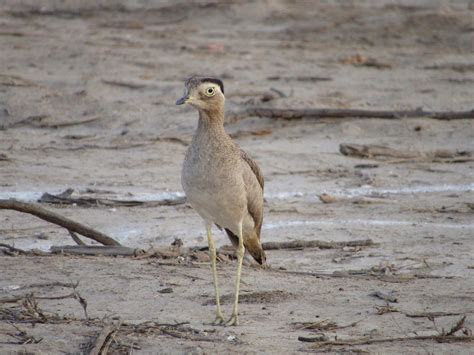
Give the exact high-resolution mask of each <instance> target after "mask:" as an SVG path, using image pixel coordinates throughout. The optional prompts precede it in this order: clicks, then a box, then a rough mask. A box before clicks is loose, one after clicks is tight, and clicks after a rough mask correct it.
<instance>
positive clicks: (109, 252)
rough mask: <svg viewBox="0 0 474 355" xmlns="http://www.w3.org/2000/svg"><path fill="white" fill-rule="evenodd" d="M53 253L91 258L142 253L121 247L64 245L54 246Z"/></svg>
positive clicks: (138, 250)
mask: <svg viewBox="0 0 474 355" xmlns="http://www.w3.org/2000/svg"><path fill="white" fill-rule="evenodd" d="M51 252H52V253H57V254H72V255H90V256H99V255H101V256H137V255H139V254H141V253H142V251H141V250H140V249H133V248H128V247H124V246H121V245H110V246H109V245H108V246H101V245H62V246H52V247H51Z"/></svg>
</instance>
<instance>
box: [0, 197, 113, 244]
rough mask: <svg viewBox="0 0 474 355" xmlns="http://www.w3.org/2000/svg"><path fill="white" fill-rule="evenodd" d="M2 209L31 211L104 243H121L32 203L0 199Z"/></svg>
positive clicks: (46, 219) (37, 215) (35, 214)
mask: <svg viewBox="0 0 474 355" xmlns="http://www.w3.org/2000/svg"><path fill="white" fill-rule="evenodd" d="M0 209H8V210H15V211H18V212H23V213H29V214H32V215H34V216H36V217H39V218H41V219H44V220H45V221H48V222H51V223H54V224H57V225H59V226H61V227H64V228H66V229H67V230H70V231H73V232H76V233H78V234H80V235H83V236H84V237H87V238H90V239H93V240H95V241H97V242H99V243H101V244H103V245H120V243H119V242H117V241H116V240H114V239H112V238H111V237H109V236H107V235H105V234H104V233H102V232H99V231H97V230H95V229H93V228H90V227H88V226H85V225H84V224H81V223H78V222H75V221H73V220H71V219H69V218H66V217H63V216H61V215H59V214H57V213H55V212H51V211H48V210H47V209H45V208H43V207H40V206H37V205H35V204H32V203H26V202H20V201H17V200H13V199H10V200H0Z"/></svg>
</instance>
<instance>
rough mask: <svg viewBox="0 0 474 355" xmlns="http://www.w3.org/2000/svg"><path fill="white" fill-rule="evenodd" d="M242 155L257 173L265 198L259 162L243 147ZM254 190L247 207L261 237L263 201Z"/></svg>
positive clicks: (256, 176) (254, 172)
mask: <svg viewBox="0 0 474 355" xmlns="http://www.w3.org/2000/svg"><path fill="white" fill-rule="evenodd" d="M240 156H241V157H242V160H243V161H245V162H246V163H247V164H248V166H249V167H250V169H251V170H252V172H253V174H254V175H255V178H256V179H257V181H258V184H259V185H260V187H261V188H262V191H261V194H262V195H261V198H262V199H263V186H264V180H263V174H262V171H261V170H260V168H259V166H258V165H257V163H256V162H255V161H254V160H253V159H252V158H250V156H249V155H248V154H247V153H246V152H245V151H244V150H242V149H240ZM252 192H254V191H252ZM252 192H251V193H250V196H252V195H253V196H252V197H251V198H249V199H248V205H247V209H248V211H249V213H250V215H251V216H252V219H253V221H254V223H255V230H256V231H257V235H258V237H259V238H260V230H261V229H262V223H263V203H262V202H261V200H260V197H258V198H255V195H254V194H252Z"/></svg>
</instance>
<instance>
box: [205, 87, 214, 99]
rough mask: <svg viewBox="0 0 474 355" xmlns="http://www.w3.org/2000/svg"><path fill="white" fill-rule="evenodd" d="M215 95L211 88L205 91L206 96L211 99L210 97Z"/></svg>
mask: <svg viewBox="0 0 474 355" xmlns="http://www.w3.org/2000/svg"><path fill="white" fill-rule="evenodd" d="M215 93H216V91H215V90H214V88H213V87H209V88H207V89H206V95H207V96H209V97H211V96H214V94H215Z"/></svg>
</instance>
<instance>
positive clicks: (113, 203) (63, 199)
mask: <svg viewBox="0 0 474 355" xmlns="http://www.w3.org/2000/svg"><path fill="white" fill-rule="evenodd" d="M65 192H70V193H69V194H66V195H65V194H64V193H65ZM72 192H73V191H72V189H68V190H66V191H64V192H63V193H61V194H59V195H52V194H49V193H47V192H45V193H44V194H43V195H42V196H41V197H40V199H39V200H38V202H41V203H51V204H59V205H77V206H86V207H97V206H107V207H134V206H149V207H154V206H175V205H180V204H184V203H185V202H186V198H185V197H184V196H176V197H171V198H169V199H163V200H155V201H141V200H114V199H109V198H96V197H72V196H71V194H72Z"/></svg>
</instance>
